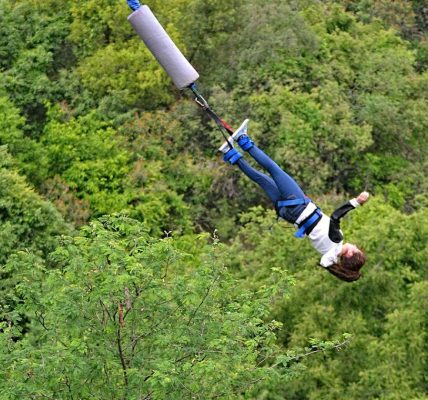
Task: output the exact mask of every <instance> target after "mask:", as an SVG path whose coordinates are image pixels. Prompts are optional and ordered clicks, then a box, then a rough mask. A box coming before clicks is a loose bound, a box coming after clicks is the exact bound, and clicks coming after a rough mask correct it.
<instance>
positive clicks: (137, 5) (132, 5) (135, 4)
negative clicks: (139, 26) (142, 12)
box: [126, 0, 141, 11]
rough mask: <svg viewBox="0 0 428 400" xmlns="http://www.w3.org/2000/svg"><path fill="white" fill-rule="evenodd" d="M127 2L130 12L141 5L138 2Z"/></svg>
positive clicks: (135, 0)
mask: <svg viewBox="0 0 428 400" xmlns="http://www.w3.org/2000/svg"><path fill="white" fill-rule="evenodd" d="M126 1H127V2H128V6H129V7H131V9H132V11H137V10H138V9H139V8H140V7H141V4H140V2H139V1H138V0H126Z"/></svg>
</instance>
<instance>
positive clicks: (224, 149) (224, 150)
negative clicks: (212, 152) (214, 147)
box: [218, 136, 233, 154]
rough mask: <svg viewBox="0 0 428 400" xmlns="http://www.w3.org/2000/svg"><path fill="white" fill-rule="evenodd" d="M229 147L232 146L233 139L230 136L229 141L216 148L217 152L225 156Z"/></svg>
mask: <svg viewBox="0 0 428 400" xmlns="http://www.w3.org/2000/svg"><path fill="white" fill-rule="evenodd" d="M230 145H232V146H233V139H232V137H231V136H230V137H229V139H228V140H227V141H226V140H225V141H224V142H223V144H222V145H221V146H220V147H219V148H218V151H221V152H222V153H223V154H226V153H227V152H228V151H229V150H230V149H231V148H232V147H230Z"/></svg>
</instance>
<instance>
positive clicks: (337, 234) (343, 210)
mask: <svg viewBox="0 0 428 400" xmlns="http://www.w3.org/2000/svg"><path fill="white" fill-rule="evenodd" d="M368 199H369V194H368V193H367V192H362V193H360V194H359V195H358V197H356V198H354V199H352V200H349V201H348V202H346V203H345V204H343V205H341V206H340V207H339V208H337V209H336V210H335V211H334V212H333V214H331V217H330V227H329V230H328V236H329V237H330V239H331V240H332V241H333V242H335V243H339V242H340V241H342V240H343V235H342V232H341V230H340V219H341V218H342V217H343V216H345V215H346V214H347V213H348V212H349V211H351V210H353V209H354V208H356V207H358V206H360V205H363V204H364V203H365V202H366V201H367V200H368Z"/></svg>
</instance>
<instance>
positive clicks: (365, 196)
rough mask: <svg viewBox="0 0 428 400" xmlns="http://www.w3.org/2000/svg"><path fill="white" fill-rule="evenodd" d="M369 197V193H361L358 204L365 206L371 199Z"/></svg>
mask: <svg viewBox="0 0 428 400" xmlns="http://www.w3.org/2000/svg"><path fill="white" fill-rule="evenodd" d="M369 196H370V195H369V193H368V192H361V193H360V194H359V195H358V197H357V201H358V203H359V204H361V205H363V204H364V203H365V202H366V201H367V200H368V199H369Z"/></svg>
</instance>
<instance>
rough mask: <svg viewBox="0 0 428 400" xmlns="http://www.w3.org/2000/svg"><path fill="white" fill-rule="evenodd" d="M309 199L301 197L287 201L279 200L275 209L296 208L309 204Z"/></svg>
mask: <svg viewBox="0 0 428 400" xmlns="http://www.w3.org/2000/svg"><path fill="white" fill-rule="evenodd" d="M310 202H311V199H310V198H309V197H303V198H300V199H289V200H279V201H277V202H276V207H277V208H280V207H291V206H298V205H300V204H309V203H310Z"/></svg>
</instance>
